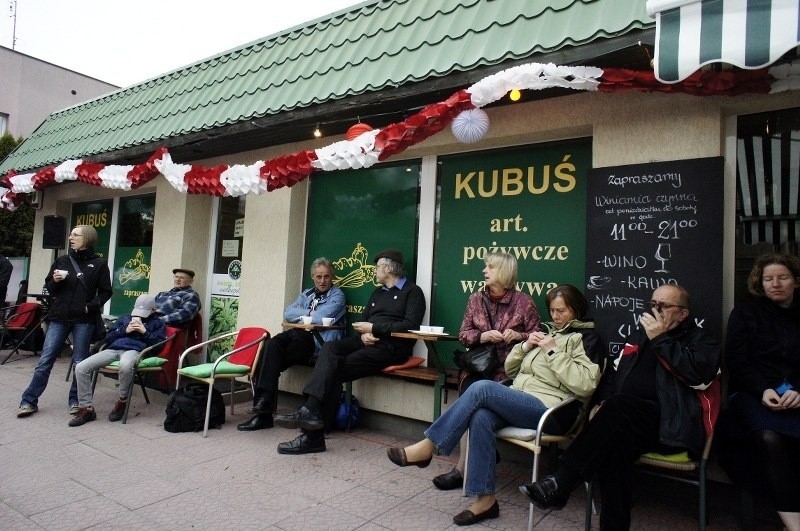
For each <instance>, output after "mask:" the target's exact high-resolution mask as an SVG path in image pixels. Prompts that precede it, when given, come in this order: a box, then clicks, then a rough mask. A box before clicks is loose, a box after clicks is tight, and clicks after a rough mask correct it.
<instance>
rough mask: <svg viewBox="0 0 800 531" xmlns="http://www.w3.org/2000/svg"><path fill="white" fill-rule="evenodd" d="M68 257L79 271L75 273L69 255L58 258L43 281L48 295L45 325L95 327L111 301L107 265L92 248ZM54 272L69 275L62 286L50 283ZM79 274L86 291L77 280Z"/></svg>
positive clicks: (72, 252) (79, 280)
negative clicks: (98, 315)
mask: <svg viewBox="0 0 800 531" xmlns="http://www.w3.org/2000/svg"><path fill="white" fill-rule="evenodd" d="M69 254H71V255H72V256H73V258H75V262H77V263H78V268H79V269H80V271H75V268H74V267H73V265H72V261H71V260H70V259H69V256H68V255H62V256H59V257H58V258H56V261H55V262H53V265H52V266H50V273H48V275H47V277H46V278H45V281H44V284H45V288H46V289H47V292H48V294H49V295H50V302H49V304H50V310H49V312H48V313H47V321H74V322H79V323H91V324H94V323H95V316H96V315H97V314H99V313H100V311H101V309H102V308H103V305H104V304H105V303H106V301H108V299H110V298H111V293H112V291H111V273H110V272H109V270H108V263H106V261H105V260H104V259H102V258H101V257H100V256H99V255H97V253H95V252H94V249H93V248H91V247H88V248H86V249H80V250H78V251H70V252H69ZM55 269H64V270H66V271H69V274H68V275H67V277H66V278H65V279H64V280H62V281H61V282H56V281H54V280H53V270H55ZM78 273H81V274H82V276H83V280H84V282H85V284H86V287H84V285H83V283H82V282H81V279H80V278H79V277H78ZM87 289H88V291H87Z"/></svg>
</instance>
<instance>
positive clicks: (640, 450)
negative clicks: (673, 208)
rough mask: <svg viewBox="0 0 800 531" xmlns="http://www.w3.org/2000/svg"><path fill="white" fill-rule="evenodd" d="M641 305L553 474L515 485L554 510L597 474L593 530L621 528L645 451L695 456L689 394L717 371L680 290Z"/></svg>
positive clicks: (698, 430) (693, 400) (715, 349)
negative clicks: (596, 520)
mask: <svg viewBox="0 0 800 531" xmlns="http://www.w3.org/2000/svg"><path fill="white" fill-rule="evenodd" d="M649 307H650V310H649V311H647V312H645V313H643V314H642V316H641V318H640V320H639V325H640V330H637V331H636V332H634V334H633V335H632V336H631V337H629V338H628V340H627V341H626V342H625V347H624V348H623V349H622V352H621V353H620V356H619V358H618V359H617V360H616V362H615V363H614V364H613V367H609V369H608V370H607V371H606V373H605V374H604V376H603V379H602V380H601V382H600V386H599V387H598V388H597V391H596V392H595V396H594V400H593V401H594V402H595V403H596V404H597V406H595V410H594V411H593V413H594V414H593V416H592V417H591V420H590V421H589V422H588V424H587V425H586V427H584V429H583V431H582V432H581V433H580V435H578V437H577V438H576V439H575V440H574V441H573V442H572V444H570V446H569V447H568V448H567V450H566V451H565V452H564V454H562V456H561V457H560V458H559V461H560V462H559V467H558V469H557V470H556V473H555V475H552V476H547V477H545V478H543V479H541V480H539V481H537V482H536V483H532V484H528V485H522V486H521V487H520V491H521V492H522V493H523V494H525V495H526V496H527V497H528V498H529V499H530V500H531V502H533V503H534V504H535V505H536V506H537V507H539V508H540V509H561V508H562V507H564V505H565V504H566V503H567V501H568V500H569V496H570V493H571V492H572V490H573V489H574V488H575V487H576V486H577V485H578V484H580V483H582V482H584V481H592V480H593V479H594V477H595V476H597V478H598V479H599V481H600V487H601V491H602V492H601V499H602V505H601V507H602V509H601V512H600V528H601V529H628V528H630V521H631V516H630V506H631V475H632V473H633V464H634V462H635V461H636V460H637V459H638V458H639V457H640V456H641V455H642V454H645V453H647V452H658V453H661V454H676V453H679V452H682V451H689V452H690V453H691V454H693V455H695V456H697V455H700V454H701V453H702V451H703V445H704V443H705V436H706V434H705V429H704V424H703V407H702V405H701V404H700V400H699V398H698V396H697V391H698V390H703V389H705V388H707V387H708V386H710V385H711V383H712V382H713V381H714V379H715V378H716V376H717V374H718V373H719V366H720V357H721V348H720V345H719V343H718V342H717V341H716V340H715V339H713V338H711V337H709V335H708V334H706V332H705V331H704V330H703V329H702V328H700V327H698V326H697V325H696V324H695V322H694V319H692V318H691V317H690V303H689V294H688V293H687V292H686V290H685V289H684V288H682V287H680V286H678V285H674V284H667V285H664V286H661V287H659V288H658V289H656V290H655V292H654V293H653V298H652V300H651V301H650V303H649Z"/></svg>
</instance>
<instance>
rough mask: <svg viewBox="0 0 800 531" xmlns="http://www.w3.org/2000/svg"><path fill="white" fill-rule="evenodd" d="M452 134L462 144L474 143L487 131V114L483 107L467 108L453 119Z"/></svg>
mask: <svg viewBox="0 0 800 531" xmlns="http://www.w3.org/2000/svg"><path fill="white" fill-rule="evenodd" d="M450 128H451V129H452V130H453V136H455V137H456V139H458V141H459V142H463V143H464V144H474V143H475V142H478V141H480V140H482V139H483V137H484V136H486V132H487V131H489V115H487V114H486V111H484V110H483V109H467V110H466V111H462V112H461V113H459V115H458V116H456V117H455V118H454V119H453V124H452V125H451V126H450Z"/></svg>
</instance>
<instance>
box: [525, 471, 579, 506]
mask: <svg viewBox="0 0 800 531" xmlns="http://www.w3.org/2000/svg"><path fill="white" fill-rule="evenodd" d="M519 491H520V492H521V493H522V494H524V495H525V496H527V497H528V499H529V500H530V501H531V502H533V504H534V505H535V506H536V507H538V508H539V509H542V510H546V509H563V508H564V506H565V505H566V504H567V502H568V501H569V494H570V493H569V492H567V493H563V492H561V491H560V490H559V489H558V483H557V482H556V478H554V477H553V476H547V477H545V478H543V479H540V480H539V481H537V482H536V483H529V484H527V485H520V487H519Z"/></svg>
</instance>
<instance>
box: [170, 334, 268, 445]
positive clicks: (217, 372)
mask: <svg viewBox="0 0 800 531" xmlns="http://www.w3.org/2000/svg"><path fill="white" fill-rule="evenodd" d="M232 336H236V341H235V342H234V344H233V349H232V350H231V351H230V352H226V353H224V354H222V355H221V356H219V357H218V358H217V359H216V360H214V361H213V362H211V363H201V364H200V365H192V366H189V367H184V366H183V362H184V360H185V359H186V356H187V355H189V354H192V353H194V352H195V351H199V350H200V349H202V348H204V347H206V346H208V345H210V344H212V343H216V342H218V341H222V340H224V339H227V338H229V337H232ZM267 339H269V332H268V331H267V330H266V329H265V328H258V327H250V328H242V329H240V330H239V331H237V332H229V333H227V334H222V335H219V336H217V337H214V338H212V339H209V340H208V341H204V342H202V343H198V344H197V345H195V346H193V347H189V348H188V349H186V350H185V351H184V352H183V354H181V357H180V359H179V360H178V375H177V378H176V383H175V388H176V389H177V388H178V387H180V383H181V377H185V378H191V379H192V380H197V381H200V382H203V383H205V384H206V385H208V386H209V391H208V403H207V405H206V422H205V426H204V428H203V437H208V421H209V416H210V414H211V396H212V393H211V389H212V388H213V387H214V381H215V380H220V379H227V380H229V381H230V383H231V390H230V397H231V414H233V413H234V411H233V407H234V401H233V398H234V397H233V392H234V380H236V379H237V378H241V377H246V378H247V380H248V382H249V383H250V391H251V392H253V393H255V389H254V387H253V377H254V375H255V371H256V366H257V365H258V358H259V356H260V355H261V349H262V348H263V347H264V343H265V342H266V340H267Z"/></svg>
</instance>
